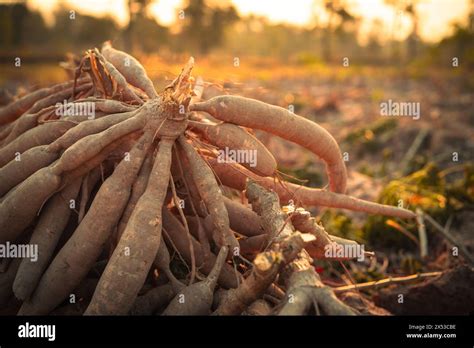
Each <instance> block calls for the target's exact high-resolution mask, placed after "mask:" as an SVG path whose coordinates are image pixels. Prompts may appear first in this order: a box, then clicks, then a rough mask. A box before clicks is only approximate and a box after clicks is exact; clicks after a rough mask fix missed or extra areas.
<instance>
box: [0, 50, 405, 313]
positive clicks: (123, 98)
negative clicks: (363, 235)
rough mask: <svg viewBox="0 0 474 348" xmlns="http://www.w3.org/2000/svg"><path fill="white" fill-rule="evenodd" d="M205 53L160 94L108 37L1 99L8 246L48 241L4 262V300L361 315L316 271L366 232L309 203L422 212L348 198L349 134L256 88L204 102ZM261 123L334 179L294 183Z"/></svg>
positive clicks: (16, 305)
mask: <svg viewBox="0 0 474 348" xmlns="http://www.w3.org/2000/svg"><path fill="white" fill-rule="evenodd" d="M193 65H194V61H193V59H192V58H191V59H190V60H189V61H188V62H187V64H186V65H185V66H184V68H183V69H182V71H181V73H180V74H179V75H178V76H177V77H176V78H175V79H174V80H173V81H172V82H171V83H170V84H169V85H168V86H167V87H166V88H165V89H164V90H163V91H160V92H157V91H156V90H155V88H154V87H153V83H152V82H151V80H150V79H149V77H148V76H147V74H146V72H145V69H144V68H143V66H142V65H141V64H140V63H139V62H138V61H137V60H136V59H135V58H133V57H132V56H130V55H128V54H127V53H125V52H122V51H119V50H116V49H114V48H113V47H112V46H111V45H110V43H105V44H104V45H103V47H102V49H101V50H98V49H93V50H89V51H87V52H86V54H85V55H84V57H83V58H82V59H81V60H80V61H77V62H76V63H75V65H74V66H71V65H69V68H70V69H72V74H71V80H70V81H67V82H64V83H61V84H57V85H54V86H51V87H48V88H42V89H38V90H36V91H33V92H31V93H29V94H26V95H24V96H22V97H20V98H17V99H16V100H15V101H14V102H12V103H11V104H9V105H7V106H5V107H3V108H2V109H0V178H1V181H0V197H1V198H0V243H1V244H2V245H5V246H9V247H12V246H15V245H16V246H19V245H30V246H37V248H38V255H37V259H33V258H28V257H24V258H15V257H12V258H4V259H2V260H1V268H2V270H3V273H0V305H1V306H2V307H3V308H6V309H5V310H7V311H8V310H9V311H11V312H14V313H18V314H22V315H41V314H49V313H61V314H65V313H73V314H89V315H93V314H96V315H110V314H111V315H116V314H164V315H177V314H191V315H192V314H210V313H215V314H241V313H254V314H272V313H273V314H276V313H282V314H304V313H307V312H308V311H310V310H311V309H310V308H311V307H312V306H313V305H314V303H316V302H317V303H318V308H317V311H318V312H322V313H327V314H355V312H354V311H353V310H352V309H351V308H349V307H347V306H345V305H344V304H343V303H342V302H340V301H339V300H338V299H337V298H336V297H335V296H334V293H333V292H332V291H331V289H329V288H328V287H325V286H323V285H322V283H321V281H320V279H319V276H318V275H317V274H316V273H315V272H314V269H313V268H312V267H311V262H312V258H327V255H326V254H325V250H327V247H328V245H343V244H353V243H355V242H352V241H348V240H343V239H340V238H336V237H333V236H330V235H329V234H327V233H326V231H324V228H323V227H322V226H320V225H318V224H317V223H316V222H315V221H314V218H312V217H311V216H310V215H309V213H308V212H307V211H305V210H304V209H303V208H302V207H304V206H326V207H336V208H342V209H350V210H357V211H364V212H367V213H371V214H385V215H390V216H394V217H399V218H413V217H414V214H413V213H412V212H411V211H408V210H405V209H400V208H397V207H391V206H384V205H380V204H377V203H372V202H367V201H363V200H360V199H357V198H354V197H351V196H348V195H346V194H345V188H346V178H347V175H346V167H345V164H344V161H343V159H342V156H341V152H340V150H339V147H338V144H337V143H336V141H335V140H334V139H333V137H332V136H331V135H330V134H329V133H328V132H327V131H326V130H324V129H323V128H321V127H320V126H319V125H317V124H316V123H313V122H311V121H308V120H307V119H305V118H302V117H300V116H298V115H295V114H294V113H291V112H289V111H288V110H286V109H284V108H280V107H277V106H272V105H268V104H265V103H263V102H260V101H257V100H253V99H247V98H243V97H238V96H228V95H226V96H217V97H214V98H212V99H210V100H202V98H201V96H202V92H203V88H204V87H203V83H202V80H200V79H197V80H195V79H193V78H192V76H191V71H192V68H193ZM91 111H92V112H91ZM253 129H259V130H262V131H266V132H269V133H271V134H274V135H277V136H279V137H281V138H284V139H286V140H289V141H292V142H295V143H297V144H299V145H301V146H303V147H305V148H307V149H309V150H310V151H312V152H313V153H314V154H315V155H317V156H318V157H319V158H320V159H321V160H322V161H324V162H325V164H326V168H327V175H328V183H329V185H328V189H314V188H307V187H304V186H301V185H295V184H291V183H287V182H285V181H284V180H283V179H282V178H281V177H280V176H279V175H278V171H277V163H276V161H275V159H274V157H273V156H272V154H271V153H270V152H269V151H268V150H267V149H266V148H265V146H264V145H263V144H262V143H261V142H260V141H259V140H257V138H256V137H255V136H254V135H253V131H252V130H253ZM232 151H234V153H237V152H238V153H241V154H252V155H255V161H252V162H250V161H242V162H241V163H236V162H235V161H232V160H231V158H227V157H225V156H226V155H225V154H229V153H232ZM223 154H224V155H223ZM223 187H227V188H230V189H232V190H233V191H234V192H237V193H239V192H240V193H241V195H240V198H241V200H240V201H235V200H232V199H230V198H229V197H226V196H225V195H224V194H223V190H222V188H223ZM224 191H225V192H231V190H228V189H226V190H224ZM290 200H291V201H292V202H294V205H292V206H289V207H286V208H285V209H283V210H282V209H281V206H280V202H281V204H283V205H286V204H288V202H289V201H290ZM243 202H245V204H244V203H243ZM247 202H250V203H251V207H250V206H249V205H248V204H247ZM25 250H26V249H25ZM336 259H337V258H336ZM339 259H341V258H339ZM170 264H171V266H170ZM308 289H309V290H308ZM285 292H286V294H285ZM269 299H271V300H269ZM315 301H316V302H315Z"/></svg>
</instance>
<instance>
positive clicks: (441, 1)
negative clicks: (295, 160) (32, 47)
mask: <svg viewBox="0 0 474 348" xmlns="http://www.w3.org/2000/svg"><path fill="white" fill-rule="evenodd" d="M0 1H1V0H0ZM126 2H127V1H126V0H28V5H29V6H30V7H31V8H34V9H38V10H40V11H41V12H42V13H43V15H44V16H45V17H46V19H47V20H51V13H52V10H54V8H56V7H57V6H58V5H59V4H60V3H62V4H63V5H64V6H65V7H67V8H70V9H74V10H76V11H77V12H80V13H87V14H91V15H97V16H100V15H104V14H108V15H110V16H112V17H114V18H115V19H116V21H117V22H118V23H119V24H121V25H123V24H125V23H126V22H127V20H128V15H127V10H126ZM227 2H229V3H232V4H233V5H234V6H235V7H236V8H237V10H238V12H239V14H240V15H244V16H245V15H249V14H255V15H259V16H264V17H266V18H267V19H268V20H269V21H270V22H273V23H289V24H293V25H298V26H308V25H311V24H313V23H314V19H315V18H318V20H319V21H320V22H323V23H324V21H325V16H324V12H323V11H321V10H319V11H318V10H317V9H318V7H317V6H316V7H314V4H315V3H316V4H318V3H321V1H315V0H228V1H227ZM347 2H348V3H349V5H350V6H349V7H348V9H349V12H350V13H352V14H353V15H355V16H358V17H360V18H361V21H362V22H361V23H362V25H361V35H362V40H363V39H364V36H365V34H366V33H367V32H368V31H369V30H370V28H371V24H372V23H373V21H374V20H376V19H378V20H380V21H381V23H382V24H383V27H382V29H381V30H382V31H383V35H382V36H384V37H395V38H398V39H403V38H405V37H406V36H407V35H408V34H409V33H410V31H411V26H412V23H411V20H410V18H409V17H408V16H404V15H397V13H396V12H395V11H394V9H393V7H391V6H389V5H387V4H386V3H385V2H384V0H348V1H347ZM400 2H403V0H400ZM183 3H185V1H183V0H158V1H155V2H154V3H153V4H152V5H151V6H150V12H151V13H152V15H153V16H154V17H155V18H156V20H157V21H158V22H159V23H161V24H163V25H171V24H172V23H173V22H174V21H175V18H176V13H177V11H179V10H180V9H181V8H182V6H183ZM469 5H470V0H418V1H417V5H416V10H417V13H418V14H419V18H420V31H419V34H420V36H421V38H422V39H423V40H425V41H431V42H435V41H438V40H440V39H441V38H443V37H444V36H446V35H448V34H449V33H450V30H451V25H452V24H453V23H455V22H461V23H464V24H465V23H466V21H467V13H468V11H469ZM315 8H316V10H315ZM319 8H321V7H320V6H319ZM48 17H49V18H48Z"/></svg>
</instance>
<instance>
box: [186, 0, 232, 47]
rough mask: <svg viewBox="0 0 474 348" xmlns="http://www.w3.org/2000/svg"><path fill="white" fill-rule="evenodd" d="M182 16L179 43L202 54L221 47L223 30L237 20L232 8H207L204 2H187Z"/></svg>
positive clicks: (196, 0) (195, 0)
mask: <svg viewBox="0 0 474 348" xmlns="http://www.w3.org/2000/svg"><path fill="white" fill-rule="evenodd" d="M184 16H185V17H184V21H183V24H182V28H181V35H180V36H181V43H183V42H184V43H186V44H187V45H186V46H187V47H186V48H188V49H189V48H191V49H195V50H198V51H199V52H200V53H203V54H206V53H208V52H209V50H210V49H212V48H214V47H217V46H219V45H221V44H222V40H223V37H224V30H225V28H226V27H227V26H229V25H230V24H232V23H234V22H235V21H237V20H238V19H239V16H238V14H237V11H236V9H235V8H234V7H233V6H227V7H222V8H221V7H209V6H208V5H207V4H206V2H205V1H204V0H189V1H188V4H187V6H186V7H185V8H184ZM183 48H184V47H183Z"/></svg>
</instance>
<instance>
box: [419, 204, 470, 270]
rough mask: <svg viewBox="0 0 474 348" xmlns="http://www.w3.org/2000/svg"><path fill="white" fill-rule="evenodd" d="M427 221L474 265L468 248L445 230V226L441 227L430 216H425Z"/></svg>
mask: <svg viewBox="0 0 474 348" xmlns="http://www.w3.org/2000/svg"><path fill="white" fill-rule="evenodd" d="M424 215H425V219H426V220H427V221H428V222H429V223H430V224H431V225H433V227H434V228H435V229H436V230H437V231H438V232H440V233H441V234H442V235H443V236H444V237H445V238H446V239H447V240H448V241H449V242H450V243H451V244H453V245H454V246H456V247H457V248H458V249H459V252H460V253H461V254H462V255H463V256H464V257H465V258H466V259H467V260H468V261H469V262H470V263H471V264H472V265H474V257H473V256H472V255H471V254H470V253H469V251H467V249H466V247H465V246H464V245H463V244H462V243H461V242H460V241H459V240H458V239H457V238H456V237H454V236H453V235H452V234H451V233H449V231H448V230H446V229H444V228H443V226H441V225H440V224H439V223H438V222H436V220H435V219H433V218H432V217H431V216H429V215H428V214H426V213H425V214H424Z"/></svg>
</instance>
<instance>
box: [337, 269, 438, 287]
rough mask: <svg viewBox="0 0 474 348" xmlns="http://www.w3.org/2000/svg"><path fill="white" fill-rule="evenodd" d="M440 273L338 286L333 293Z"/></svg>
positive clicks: (433, 273) (434, 273)
mask: <svg viewBox="0 0 474 348" xmlns="http://www.w3.org/2000/svg"><path fill="white" fill-rule="evenodd" d="M442 273H443V272H427V273H417V274H412V275H409V276H405V277H389V278H385V279H381V280H376V281H372V282H367V283H360V284H354V285H344V286H339V287H337V288H333V291H334V292H343V291H349V290H354V289H358V290H360V289H367V288H371V287H375V286H381V285H389V284H393V283H400V282H406V281H410V280H415V279H421V278H429V277H436V276H439V275H441V274H442Z"/></svg>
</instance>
